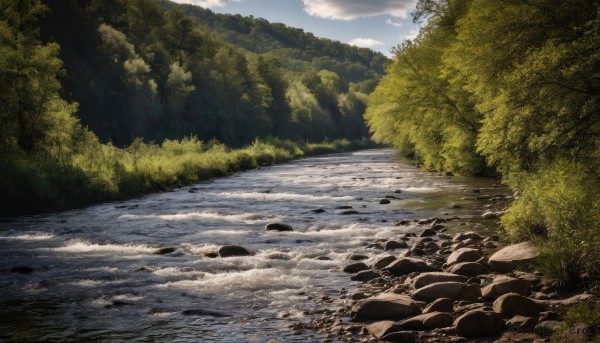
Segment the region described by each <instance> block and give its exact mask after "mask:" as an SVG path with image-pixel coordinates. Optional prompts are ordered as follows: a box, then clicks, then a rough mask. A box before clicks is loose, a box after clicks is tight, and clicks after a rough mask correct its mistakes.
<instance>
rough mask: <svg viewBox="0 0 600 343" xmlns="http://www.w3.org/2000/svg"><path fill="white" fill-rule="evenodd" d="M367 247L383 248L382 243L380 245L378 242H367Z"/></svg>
mask: <svg viewBox="0 0 600 343" xmlns="http://www.w3.org/2000/svg"><path fill="white" fill-rule="evenodd" d="M367 248H368V249H379V250H383V249H384V247H383V245H381V244H379V243H371V244H367Z"/></svg>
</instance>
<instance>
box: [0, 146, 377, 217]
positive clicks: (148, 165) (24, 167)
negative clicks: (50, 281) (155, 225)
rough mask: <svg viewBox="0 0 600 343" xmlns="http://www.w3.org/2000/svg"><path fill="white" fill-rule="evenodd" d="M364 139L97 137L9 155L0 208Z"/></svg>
mask: <svg viewBox="0 0 600 343" xmlns="http://www.w3.org/2000/svg"><path fill="white" fill-rule="evenodd" d="M372 146H373V144H372V143H371V142H370V141H369V140H362V141H354V142H351V141H348V140H336V141H332V142H323V143H295V142H292V141H288V140H281V139H278V138H268V139H264V140H259V139H256V140H255V141H254V142H253V143H252V144H251V145H250V146H247V147H245V148H242V149H234V150H232V149H230V148H228V147H227V146H226V145H224V144H222V143H219V142H218V141H209V142H203V141H200V140H198V139H197V138H195V137H189V138H184V139H181V140H168V139H167V140H165V141H164V142H163V143H162V144H155V143H145V142H143V141H142V140H141V139H136V140H135V141H134V142H133V143H132V144H131V145H130V146H128V147H126V148H124V149H120V148H117V147H115V146H113V145H111V144H101V143H99V142H98V141H97V140H96V141H92V142H91V143H90V144H88V145H86V146H80V147H79V148H78V150H77V151H74V152H73V153H72V154H71V155H70V156H69V157H68V158H64V159H63V160H61V161H57V160H55V159H53V158H51V157H50V156H48V155H45V154H42V153H40V154H38V155H35V156H10V158H6V163H4V168H2V169H1V170H0V178H1V179H0V192H1V193H0V194H2V195H3V196H4V198H5V200H6V201H4V202H5V203H7V205H6V206H3V207H0V215H2V216H13V215H19V214H25V213H36V212H41V211H47V210H59V209H65V208H71V207H77V206H82V205H86V204H90V203H96V202H101V201H108V200H117V199H124V198H128V197H132V196H136V195H140V194H143V193H148V192H155V191H164V190H168V189H171V188H174V187H180V186H183V185H186V184H191V183H194V182H198V181H202V180H208V179H211V178H214V177H220V176H225V175H229V174H231V173H235V172H238V171H242V170H247V169H252V168H257V167H260V166H268V165H272V164H276V163H281V162H285V161H289V160H292V159H295V158H299V157H303V156H310V155H317V154H325V153H333V152H341V151H349V150H354V149H359V148H365V147H372Z"/></svg>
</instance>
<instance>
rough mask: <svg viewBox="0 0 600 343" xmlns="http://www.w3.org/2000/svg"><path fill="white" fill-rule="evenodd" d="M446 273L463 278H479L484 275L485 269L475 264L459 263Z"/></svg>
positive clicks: (479, 264)
mask: <svg viewBox="0 0 600 343" xmlns="http://www.w3.org/2000/svg"><path fill="white" fill-rule="evenodd" d="M448 271H449V272H450V273H454V274H458V275H463V276H479V275H481V274H485V273H486V268H485V267H484V266H483V265H482V264H481V263H477V262H461V263H457V264H455V265H453V266H452V267H450V269H449V270H448Z"/></svg>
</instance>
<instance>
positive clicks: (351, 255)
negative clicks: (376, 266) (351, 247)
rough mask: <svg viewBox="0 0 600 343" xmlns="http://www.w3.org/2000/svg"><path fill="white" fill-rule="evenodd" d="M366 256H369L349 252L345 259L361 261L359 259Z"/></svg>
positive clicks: (366, 257) (363, 258)
mask: <svg viewBox="0 0 600 343" xmlns="http://www.w3.org/2000/svg"><path fill="white" fill-rule="evenodd" d="M368 258H369V256H366V255H358V254H350V255H348V256H346V259H347V260H350V261H361V260H366V259H368Z"/></svg>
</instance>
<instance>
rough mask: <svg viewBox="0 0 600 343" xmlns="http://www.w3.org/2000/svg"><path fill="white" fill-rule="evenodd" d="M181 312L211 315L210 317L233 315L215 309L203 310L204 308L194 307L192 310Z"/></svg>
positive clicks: (187, 314)
mask: <svg viewBox="0 0 600 343" xmlns="http://www.w3.org/2000/svg"><path fill="white" fill-rule="evenodd" d="M181 314H182V315H184V316H210V317H231V316H230V315H228V314H223V313H219V312H215V311H209V310H202V309H192V310H183V311H181Z"/></svg>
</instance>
